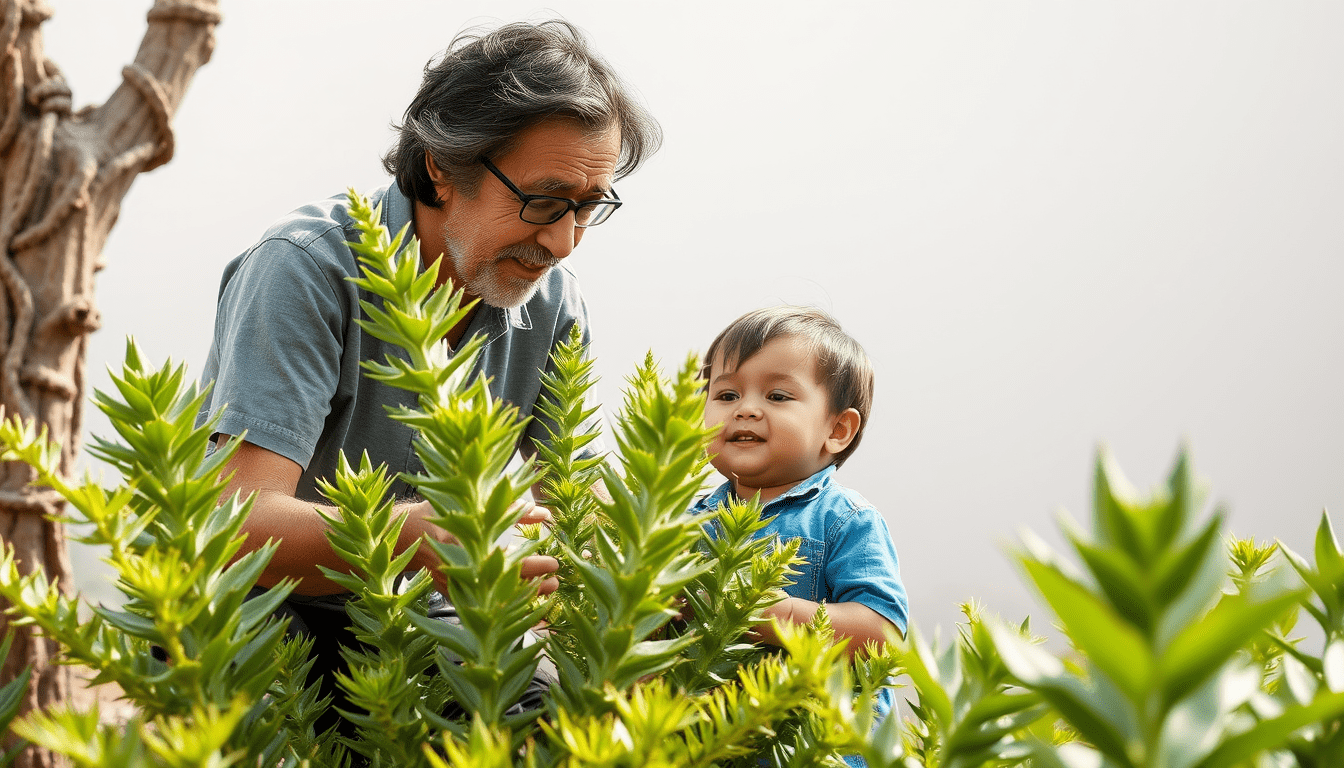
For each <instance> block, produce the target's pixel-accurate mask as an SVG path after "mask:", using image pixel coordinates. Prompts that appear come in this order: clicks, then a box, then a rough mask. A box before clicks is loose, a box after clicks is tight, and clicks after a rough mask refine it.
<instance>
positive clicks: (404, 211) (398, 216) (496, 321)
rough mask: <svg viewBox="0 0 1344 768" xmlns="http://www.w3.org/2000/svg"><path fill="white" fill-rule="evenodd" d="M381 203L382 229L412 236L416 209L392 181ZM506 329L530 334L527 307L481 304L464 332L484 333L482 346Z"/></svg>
mask: <svg viewBox="0 0 1344 768" xmlns="http://www.w3.org/2000/svg"><path fill="white" fill-rule="evenodd" d="M383 200H384V202H383V226H385V227H387V231H388V232H389V233H391V234H392V236H393V237H396V233H398V232H400V231H401V228H402V227H405V226H407V225H410V228H409V229H408V231H409V232H410V233H411V234H415V224H414V223H413V221H414V218H413V217H414V212H415V207H414V205H413V204H412V202H411V199H410V198H408V197H407V196H406V195H405V193H403V192H402V191H401V185H399V184H397V183H396V182H395V181H394V182H392V183H391V184H389V185H388V186H387V193H386V194H385V195H384V196H383ZM509 328H517V329H518V330H520V331H530V330H532V316H531V315H529V314H528V313H527V305H526V304H520V305H519V306H517V307H512V308H509V309H501V308H500V307H492V306H490V305H489V304H486V303H484V302H482V303H481V308H480V310H479V311H477V313H476V316H475V317H473V318H472V320H471V323H470V325H469V326H468V327H467V330H468V331H470V332H471V334H470V335H474V334H476V333H484V334H485V335H486V340H485V343H486V344H489V343H490V342H492V341H494V340H495V339H498V338H499V337H500V336H503V335H504V334H505V333H507V332H508V330H509Z"/></svg>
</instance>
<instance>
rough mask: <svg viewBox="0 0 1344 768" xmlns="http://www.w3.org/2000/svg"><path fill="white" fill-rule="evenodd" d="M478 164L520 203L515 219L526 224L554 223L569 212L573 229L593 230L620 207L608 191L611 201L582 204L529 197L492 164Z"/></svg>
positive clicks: (566, 200)
mask: <svg viewBox="0 0 1344 768" xmlns="http://www.w3.org/2000/svg"><path fill="white" fill-rule="evenodd" d="M481 165H484V166H485V168H486V170H488V171H490V172H491V173H493V174H495V178H497V179H499V180H500V181H502V182H504V186H506V187H508V188H509V190H510V191H511V192H513V194H514V195H515V196H516V197H517V198H518V199H519V200H521V201H522V203H523V207H522V208H520V209H519V210H518V218H520V219H522V220H523V221H526V222H527V223H528V224H554V223H555V222H557V221H559V220H561V219H563V218H564V217H565V214H566V213H569V212H570V211H573V212H574V226H576V227H596V226H597V225H598V224H601V223H602V222H604V221H606V220H607V219H608V218H610V217H611V214H612V213H613V212H614V211H615V210H616V209H617V208H620V207H621V197H620V195H617V194H616V190H614V189H613V190H611V197H612V199H610V200H608V199H606V198H602V199H600V200H585V201H583V202H582V203H580V202H576V201H574V200H570V199H569V198H567V197H551V196H550V195H529V194H527V193H525V192H523V190H521V189H519V188H518V187H517V185H515V184H514V183H513V182H512V181H509V177H508V176H505V175H504V174H502V173H500V172H499V169H498V168H496V167H495V164H494V163H492V162H490V161H489V160H486V159H485V158H481Z"/></svg>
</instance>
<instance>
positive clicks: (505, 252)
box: [495, 243, 560, 269]
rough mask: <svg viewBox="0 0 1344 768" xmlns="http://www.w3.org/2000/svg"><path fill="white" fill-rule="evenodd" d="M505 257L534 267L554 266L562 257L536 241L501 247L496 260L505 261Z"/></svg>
mask: <svg viewBox="0 0 1344 768" xmlns="http://www.w3.org/2000/svg"><path fill="white" fill-rule="evenodd" d="M505 259H517V260H518V261H519V262H522V264H523V265H525V266H528V267H532V268H533V269H541V268H542V267H554V266H556V265H557V264H559V263H560V259H557V258H555V256H554V255H553V254H552V253H551V252H550V251H548V250H546V249H545V248H543V247H542V246H540V245H536V244H534V243H519V244H516V245H509V246H505V247H504V248H501V249H500V251H499V253H498V254H496V255H495V261H504V260H505Z"/></svg>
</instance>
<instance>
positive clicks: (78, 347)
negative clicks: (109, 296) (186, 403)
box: [0, 0, 219, 768]
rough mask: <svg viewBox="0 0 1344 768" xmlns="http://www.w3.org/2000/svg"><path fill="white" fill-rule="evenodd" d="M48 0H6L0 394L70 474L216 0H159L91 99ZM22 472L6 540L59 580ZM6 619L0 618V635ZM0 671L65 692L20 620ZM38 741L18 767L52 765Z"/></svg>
mask: <svg viewBox="0 0 1344 768" xmlns="http://www.w3.org/2000/svg"><path fill="white" fill-rule="evenodd" d="M50 15H51V10H50V9H49V8H48V6H47V4H46V3H45V2H43V0H0V42H3V44H4V57H3V59H0V243H4V245H5V249H4V252H3V254H0V403H3V405H4V408H5V413H6V414H9V415H12V414H21V415H22V416H23V417H24V418H26V419H35V420H36V421H37V422H38V423H39V424H41V425H43V426H45V427H46V428H47V430H48V431H49V433H50V435H51V436H52V438H53V439H54V440H56V441H57V442H59V443H60V444H61V446H62V468H63V470H64V471H65V472H66V473H67V474H69V473H71V472H72V471H73V469H74V466H75V458H76V456H77V455H78V452H79V448H80V432H81V428H80V412H81V409H82V406H83V401H84V399H85V392H84V348H85V339H86V336H87V334H89V333H90V332H92V331H93V330H95V329H97V328H98V324H99V318H98V308H97V305H96V303H95V302H94V293H93V276H94V273H95V272H97V271H98V270H99V269H101V268H102V266H103V265H102V262H101V259H100V254H101V253H102V249H103V244H104V243H105V242H106V241H107V235H108V232H109V231H110V230H111V228H112V225H113V224H114V223H115V222H116V220H117V214H118V212H119V210H120V207H121V199H122V197H124V196H125V194H126V191H127V190H128V189H129V188H130V186H131V182H132V181H133V180H134V179H135V177H136V175H137V174H140V173H143V172H144V171H148V170H151V169H153V168H156V167H158V166H159V165H162V164H163V163H166V162H167V161H168V160H169V159H170V158H171V157H172V154H173V134H172V128H171V125H170V120H171V118H172V115H173V114H174V113H175V112H176V111H177V107H178V105H179V104H180V103H181V101H182V96H183V94H184V93H185V92H186V89H187V86H188V84H189V83H190V81H191V78H192V76H193V75H194V74H195V72H196V70H197V69H198V68H199V67H200V66H201V65H202V64H204V63H205V62H206V61H208V60H209V59H210V53H211V51H212V50H213V48H214V29H215V25H216V24H218V22H219V12H218V2H217V0H158V2H156V3H155V4H154V6H153V8H151V9H150V11H149V15H148V29H147V31H146V32H145V36H144V39H143V40H142V42H141V44H140V49H139V51H138V52H137V53H136V57H135V61H134V62H133V63H131V64H129V65H127V66H126V67H125V68H124V69H123V70H122V75H123V81H122V84H121V86H120V87H118V88H117V90H116V91H115V92H113V94H112V95H111V97H109V98H108V100H107V102H106V103H104V104H103V105H102V106H99V107H86V108H84V109H81V110H79V111H73V110H72V109H71V96H70V90H69V88H68V87H67V86H66V84H65V81H64V79H63V78H62V77H61V74H60V71H59V70H58V69H57V68H56V66H55V65H54V64H53V63H52V62H51V61H49V60H47V58H46V56H45V55H44V53H43V49H42V35H41V23H42V22H43V21H45V20H46V19H47V18H48V17H49V16H50ZM30 479H31V473H30V471H29V470H28V469H27V468H26V467H24V466H22V465H18V464H12V463H6V464H0V539H3V541H4V544H5V546H12V547H13V548H14V549H15V551H16V553H17V556H18V560H19V563H20V568H21V569H23V570H24V571H25V572H28V571H31V570H33V569H41V570H44V571H45V572H46V573H47V575H48V577H50V578H51V579H53V580H59V581H60V583H61V584H62V585H68V584H69V581H70V559H69V555H68V553H67V550H66V543H65V535H64V530H63V527H62V526H61V524H59V523H56V522H52V521H51V520H48V519H47V518H46V515H51V514H55V513H58V512H60V511H61V502H60V499H59V497H54V496H53V495H52V494H51V493H50V492H46V491H43V490H40V489H32V488H29V487H27V483H28V481H29V480H30ZM7 629H8V625H7V622H6V620H5V619H4V618H2V617H0V633H2V632H4V631H6V630H7ZM17 631H18V636H17V637H16V640H15V644H14V649H13V650H12V651H11V653H10V658H9V659H7V660H6V661H5V663H4V666H3V668H2V669H0V683H3V682H4V681H7V680H10V679H12V678H13V677H14V676H15V674H16V673H17V672H18V671H19V670H20V669H22V668H23V667H24V666H25V665H31V666H32V667H33V670H34V675H33V682H32V685H31V686H30V689H29V691H28V698H27V700H26V702H25V709H32V708H35V707H46V706H49V705H51V704H54V703H57V702H61V701H64V700H65V699H66V698H67V697H68V696H69V695H70V686H71V678H70V675H69V673H68V671H67V670H65V669H64V668H62V667H57V666H54V665H53V664H52V663H51V662H52V660H53V658H54V657H55V655H56V653H57V651H56V648H54V647H53V646H52V644H51V643H49V642H48V641H46V640H43V639H42V638H40V637H34V636H32V635H31V634H29V633H28V632H27V630H22V629H20V630H17ZM57 764H58V763H57V762H56V760H55V758H54V757H53V756H52V755H50V754H46V753H43V752H40V751H37V750H31V749H30V750H28V751H27V752H26V753H25V754H24V755H23V756H22V757H20V759H19V762H18V765H19V766H20V767H21V768H37V767H38V766H53V765H57Z"/></svg>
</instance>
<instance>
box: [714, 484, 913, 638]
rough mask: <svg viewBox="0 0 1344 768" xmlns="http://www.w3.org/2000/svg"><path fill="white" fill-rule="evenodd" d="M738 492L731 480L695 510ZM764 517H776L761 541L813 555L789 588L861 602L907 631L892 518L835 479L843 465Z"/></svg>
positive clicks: (774, 504)
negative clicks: (774, 539)
mask: <svg viewBox="0 0 1344 768" xmlns="http://www.w3.org/2000/svg"><path fill="white" fill-rule="evenodd" d="M731 493H732V483H724V484H723V485H721V486H719V487H718V488H716V489H715V490H714V492H713V493H711V494H709V495H708V496H705V497H704V498H702V499H700V500H699V501H698V502H696V504H695V507H694V510H695V511H696V512H705V511H708V510H712V509H714V508H716V507H718V506H719V505H720V504H723V503H725V502H727V500H728V499H729V497H730V494H731ZM761 514H762V515H763V516H765V517H768V518H770V522H769V524H767V525H766V526H765V528H763V529H762V530H761V532H760V534H758V538H760V537H765V536H773V535H776V534H777V535H778V536H779V538H780V540H781V541H790V540H792V539H798V555H799V556H800V557H802V558H804V559H806V560H807V564H806V565H804V566H800V567H801V570H802V573H800V574H799V575H798V576H797V577H796V579H795V581H794V582H793V583H792V584H790V585H789V586H787V587H785V588H784V591H785V592H787V593H788V594H790V595H792V596H793V597H801V598H805V599H807V600H812V601H813V602H827V603H860V604H862V605H866V606H868V607H869V608H872V609H873V610H874V611H877V612H878V613H879V614H881V615H882V616H883V617H884V618H886V619H887V620H888V621H890V622H891V623H892V624H895V625H896V628H897V629H899V630H901V632H905V625H906V620H907V617H908V614H909V609H908V606H907V603H906V598H905V585H904V584H902V583H901V571H900V566H899V565H898V563H897V559H896V545H895V544H893V543H892V540H891V532H890V531H889V530H888V529H887V521H886V520H883V519H882V515H880V514H879V513H878V511H877V509H875V508H874V507H873V505H872V504H869V503H868V501H867V500H866V499H864V498H863V497H862V496H860V495H859V494H858V493H856V492H854V491H852V490H850V489H848V488H846V487H844V486H843V485H840V484H839V483H837V482H836V481H835V467H826V468H825V469H823V470H821V471H820V472H818V473H816V474H815V475H813V476H811V477H809V478H808V479H806V480H804V481H803V482H801V483H799V484H798V485H796V486H794V487H793V488H790V489H789V490H788V491H786V492H785V493H784V494H783V495H781V496H780V497H779V498H776V499H774V500H772V501H770V502H768V503H767V504H766V505H765V509H764V511H763V512H762V513H761Z"/></svg>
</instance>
